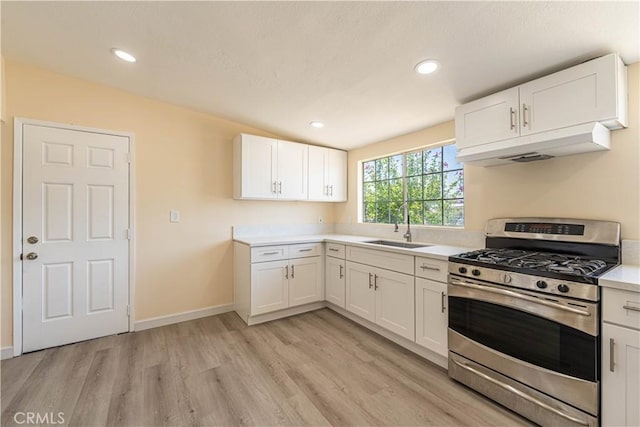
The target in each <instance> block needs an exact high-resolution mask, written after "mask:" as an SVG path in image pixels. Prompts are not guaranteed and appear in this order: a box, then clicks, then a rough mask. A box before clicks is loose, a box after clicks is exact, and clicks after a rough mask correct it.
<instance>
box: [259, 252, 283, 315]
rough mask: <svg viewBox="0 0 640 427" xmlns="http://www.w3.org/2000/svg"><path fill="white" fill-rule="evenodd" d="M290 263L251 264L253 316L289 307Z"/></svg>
mask: <svg viewBox="0 0 640 427" xmlns="http://www.w3.org/2000/svg"><path fill="white" fill-rule="evenodd" d="M288 265H289V262H288V261H271V262H260V263H255V264H251V280H252V283H251V315H256V314H262V313H268V312H270V311H275V310H281V309H283V308H287V307H288V306H289V283H288V279H287V278H286V269H287V267H288Z"/></svg>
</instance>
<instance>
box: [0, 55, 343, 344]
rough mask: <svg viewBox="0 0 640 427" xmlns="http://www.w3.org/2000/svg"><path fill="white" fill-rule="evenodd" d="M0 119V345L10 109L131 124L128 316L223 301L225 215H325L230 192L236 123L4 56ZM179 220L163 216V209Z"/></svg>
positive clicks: (227, 265)
mask: <svg viewBox="0 0 640 427" xmlns="http://www.w3.org/2000/svg"><path fill="white" fill-rule="evenodd" d="M5 65H6V68H5V71H6V84H7V87H6V89H7V93H6V95H7V123H6V124H3V125H2V157H1V158H2V168H1V171H2V193H1V194H2V197H1V203H2V207H1V214H2V217H1V226H2V236H3V240H2V254H4V255H8V256H4V257H3V259H2V319H1V321H2V344H1V345H2V346H8V345H11V343H12V327H13V326H12V305H11V298H12V288H11V286H12V285H11V280H12V279H11V256H10V254H11V242H10V238H7V237H8V236H11V235H12V233H11V221H12V219H11V209H12V207H11V197H12V190H11V188H12V173H13V171H12V156H13V152H12V147H13V117H15V116H17V117H27V118H33V119H39V120H47V121H53V122H59V123H71V124H75V125H80V126H89V127H97V128H103V129H111V130H119V131H128V132H133V133H135V144H136V147H135V149H136V157H135V164H136V189H135V191H136V198H135V206H136V252H135V255H136V298H135V308H136V320H141V319H146V318H150V317H155V316H162V315H166V314H172V313H179V312H182V311H186V310H193V309H198V308H203V307H208V306H213V305H219V304H226V303H231V302H232V299H233V286H232V285H233V284H232V280H233V271H232V245H231V240H230V238H231V226H232V225H234V224H266V223H271V224H289V223H300V224H302V223H315V222H317V220H318V216H319V215H323V216H324V219H325V221H326V222H327V223H331V222H333V212H334V206H333V205H332V204H330V203H302V202H246V201H235V200H233V199H232V165H231V163H232V138H233V137H234V136H235V135H236V134H237V133H239V132H247V133H255V134H263V135H264V134H265V133H264V132H261V131H260V130H256V129H251V128H249V127H247V126H243V125H241V124H238V123H233V122H230V121H226V120H222V119H219V118H216V117H213V116H211V115H207V114H203V113H199V112H195V111H191V110H188V109H185V108H180V107H177V106H173V105H170V104H166V103H162V102H158V101H154V100H150V99H147V98H143V97H139V96H135V95H131V94H128V93H125V92H122V91H119V90H115V89H111V88H108V87H105V86H101V85H98V84H94V83H89V82H86V81H82V80H78V79H74V78H71V77H66V76H63V75H59V74H55V73H52V72H49V71H46V70H43V69H38V68H34V67H30V66H26V65H22V64H18V63H15V62H12V61H6V64H5ZM170 209H178V210H180V211H181V217H182V218H181V222H180V223H178V224H170V223H169V210H170Z"/></svg>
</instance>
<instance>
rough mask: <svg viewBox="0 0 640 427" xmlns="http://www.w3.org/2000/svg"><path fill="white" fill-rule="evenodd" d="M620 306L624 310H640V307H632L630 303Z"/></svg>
mask: <svg viewBox="0 0 640 427" xmlns="http://www.w3.org/2000/svg"><path fill="white" fill-rule="evenodd" d="M622 308H624V309H625V310H631V311H640V307H634V306H632V305H623V306H622Z"/></svg>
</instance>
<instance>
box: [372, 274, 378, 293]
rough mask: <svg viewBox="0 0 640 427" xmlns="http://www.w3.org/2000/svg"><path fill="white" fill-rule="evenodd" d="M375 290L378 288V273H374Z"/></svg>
mask: <svg viewBox="0 0 640 427" xmlns="http://www.w3.org/2000/svg"><path fill="white" fill-rule="evenodd" d="M373 290H374V291H377V290H378V275H377V274H374V275H373Z"/></svg>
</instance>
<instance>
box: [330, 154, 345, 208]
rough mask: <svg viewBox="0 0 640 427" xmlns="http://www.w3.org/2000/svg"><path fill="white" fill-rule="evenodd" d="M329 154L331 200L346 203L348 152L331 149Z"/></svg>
mask: <svg viewBox="0 0 640 427" xmlns="http://www.w3.org/2000/svg"><path fill="white" fill-rule="evenodd" d="M328 154H329V162H328V163H329V164H328V168H327V169H328V174H329V179H328V183H327V184H328V185H329V200H331V201H332V202H345V201H347V152H346V151H341V150H332V149H329V150H328Z"/></svg>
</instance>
